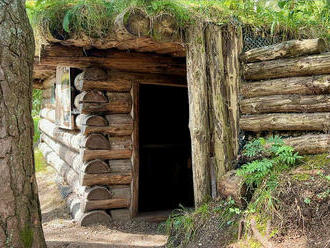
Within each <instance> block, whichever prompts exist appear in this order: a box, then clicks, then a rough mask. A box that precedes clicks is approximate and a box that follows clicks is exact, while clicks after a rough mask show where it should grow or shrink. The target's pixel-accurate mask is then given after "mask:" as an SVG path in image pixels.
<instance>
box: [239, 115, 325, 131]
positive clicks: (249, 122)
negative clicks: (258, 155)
mask: <svg viewBox="0 0 330 248" xmlns="http://www.w3.org/2000/svg"><path fill="white" fill-rule="evenodd" d="M239 124H240V128H241V129H242V130H244V131H252V132H262V131H275V130H276V131H281V130H283V131H284V130H285V131H286V130H292V131H313V130H315V131H328V130H330V113H302V114H261V115H245V116H242V117H241V119H240V123H239Z"/></svg>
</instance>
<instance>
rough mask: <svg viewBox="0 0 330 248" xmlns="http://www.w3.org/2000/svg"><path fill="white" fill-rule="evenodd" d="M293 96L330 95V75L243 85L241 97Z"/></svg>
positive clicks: (245, 83)
mask: <svg viewBox="0 0 330 248" xmlns="http://www.w3.org/2000/svg"><path fill="white" fill-rule="evenodd" d="M292 94H298V95H319V94H330V75H321V76H311V77H292V78H279V79H273V80H266V81H257V82H244V83H242V84H241V95H242V96H243V97H244V98H250V97H257V96H271V95H292Z"/></svg>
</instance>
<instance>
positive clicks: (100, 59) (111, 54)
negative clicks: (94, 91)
mask: <svg viewBox="0 0 330 248" xmlns="http://www.w3.org/2000/svg"><path fill="white" fill-rule="evenodd" d="M39 64H41V65H59V66H71V67H77V68H86V67H91V66H102V67H104V68H107V69H115V70H121V71H130V72H142V73H159V74H165V75H168V74H172V75H180V76H185V75H186V64H185V58H175V57H169V56H165V55H158V54H143V53H136V52H129V53H128V52H127V51H118V50H113V49H107V50H96V49H91V50H85V49H83V48H79V47H70V46H61V45H57V44H56V45H49V46H46V47H43V49H42V51H41V59H40V63H39Z"/></svg>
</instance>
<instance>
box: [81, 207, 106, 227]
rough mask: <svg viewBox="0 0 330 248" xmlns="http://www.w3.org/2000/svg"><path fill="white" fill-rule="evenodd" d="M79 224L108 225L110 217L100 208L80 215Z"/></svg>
mask: <svg viewBox="0 0 330 248" xmlns="http://www.w3.org/2000/svg"><path fill="white" fill-rule="evenodd" d="M79 224H80V225H81V226H93V225H103V226H110V224H111V217H110V215H108V214H107V213H106V212H105V211H101V210H97V211H92V212H89V213H85V214H84V215H83V216H82V217H81V219H80V221H79Z"/></svg>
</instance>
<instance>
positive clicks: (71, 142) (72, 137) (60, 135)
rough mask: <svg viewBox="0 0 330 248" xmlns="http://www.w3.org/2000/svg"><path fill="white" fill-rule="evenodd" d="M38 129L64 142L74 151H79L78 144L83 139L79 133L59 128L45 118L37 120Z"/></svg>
mask: <svg viewBox="0 0 330 248" xmlns="http://www.w3.org/2000/svg"><path fill="white" fill-rule="evenodd" d="M39 129H40V130H41V131H42V132H44V133H45V134H47V135H48V136H49V137H51V138H52V139H54V140H56V141H58V142H60V143H62V144H64V145H65V146H67V147H68V148H70V149H72V150H73V151H75V152H79V148H80V145H81V143H82V141H83V140H84V137H83V136H82V135H81V134H79V133H75V132H72V131H67V130H66V131H65V130H63V129H60V128H58V127H57V126H56V125H55V124H54V123H52V122H50V121H48V120H46V119H41V120H40V121H39Z"/></svg>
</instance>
